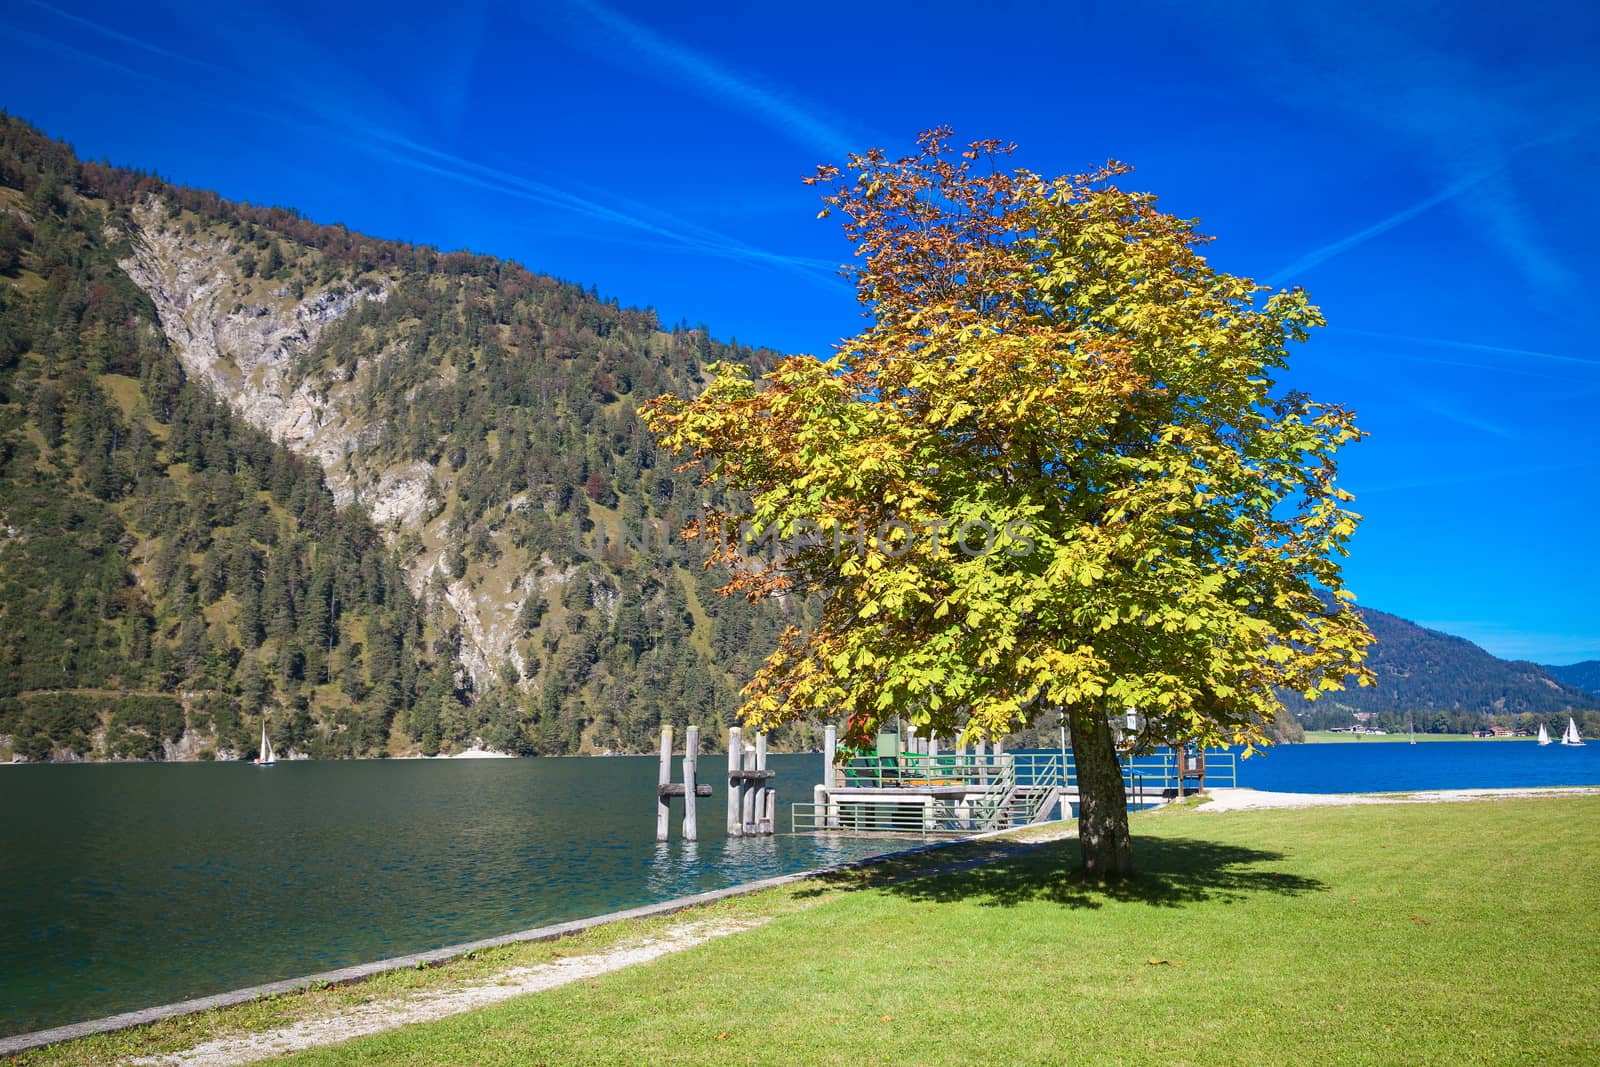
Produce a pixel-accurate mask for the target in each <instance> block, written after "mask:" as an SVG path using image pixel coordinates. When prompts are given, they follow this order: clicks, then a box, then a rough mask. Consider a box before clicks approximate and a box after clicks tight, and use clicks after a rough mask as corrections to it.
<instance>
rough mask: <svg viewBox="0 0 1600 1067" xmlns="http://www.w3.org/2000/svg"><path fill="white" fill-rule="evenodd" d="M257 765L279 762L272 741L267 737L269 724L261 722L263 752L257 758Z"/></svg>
mask: <svg viewBox="0 0 1600 1067" xmlns="http://www.w3.org/2000/svg"><path fill="white" fill-rule="evenodd" d="M252 762H254V763H255V765H256V766H257V767H270V766H272V765H273V764H274V763H277V762H278V757H277V755H276V754H275V753H274V752H273V751H272V742H271V741H270V740H269V739H268V738H267V724H266V723H262V724H261V754H260V755H258V756H257V757H256V758H255V760H253V761H252Z"/></svg>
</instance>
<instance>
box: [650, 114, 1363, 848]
mask: <svg viewBox="0 0 1600 1067" xmlns="http://www.w3.org/2000/svg"><path fill="white" fill-rule="evenodd" d="M1011 151H1012V149H1011V147H1010V146H1003V145H1001V144H999V143H997V142H979V143H976V144H972V145H970V146H968V147H966V148H965V149H963V150H957V149H956V148H953V147H952V145H951V143H950V140H949V131H948V130H934V131H930V132H928V133H925V134H923V135H922V136H921V137H920V138H919V150H918V152H917V153H916V154H915V155H912V156H909V157H906V158H902V159H889V158H888V157H886V156H885V155H884V154H883V153H881V152H880V151H877V150H874V151H871V152H868V153H866V154H864V155H860V156H852V157H851V158H850V160H849V163H848V165H847V167H846V168H845V169H843V170H840V169H838V168H835V167H821V168H819V169H818V172H817V174H816V176H815V177H814V178H810V179H808V181H809V182H812V183H814V184H818V185H821V186H822V187H823V191H824V195H823V200H824V202H825V204H826V207H825V208H824V211H823V214H824V215H826V214H829V213H834V212H837V213H839V214H841V215H842V216H843V217H844V220H845V225H844V228H845V232H846V234H847V236H848V237H849V238H850V240H851V241H852V242H853V243H854V244H855V246H856V257H857V265H856V266H855V267H854V268H852V269H851V274H852V275H853V277H854V280H855V282H856V285H857V291H858V296H859V299H860V301H861V303H862V304H863V305H865V307H866V308H867V312H868V315H869V317H870V325H869V326H868V327H867V328H866V329H865V330H864V331H863V332H862V333H861V334H859V335H858V336H856V337H853V338H850V339H848V340H846V341H844V342H842V343H841V344H840V345H839V348H838V351H837V353H836V354H835V355H834V356H833V357H832V358H831V359H827V360H817V359H812V358H809V357H795V358H791V359H788V360H785V361H783V362H782V363H780V364H779V365H778V366H777V367H775V368H774V369H773V370H772V371H771V373H769V374H767V375H765V376H764V377H763V378H761V379H760V380H759V381H758V380H754V379H753V378H752V377H751V376H750V373H749V372H748V371H747V370H746V369H745V368H743V367H741V366H736V365H730V364H721V365H717V366H715V367H713V368H712V380H711V383H710V385H709V387H708V388H707V389H706V390H705V392H704V393H702V394H701V395H700V396H699V397H697V398H694V399H687V398H679V397H670V396H668V397H660V398H658V399H656V400H655V401H653V402H651V404H650V405H648V407H647V410H646V418H647V421H648V422H649V424H650V426H651V427H652V428H653V429H654V430H655V431H656V433H657V434H659V435H660V438H661V440H662V443H663V444H664V445H666V446H667V447H668V448H670V449H674V450H678V451H680V452H684V453H687V454H688V455H689V457H690V460H689V462H691V463H693V464H698V465H699V466H700V468H701V470H702V472H703V477H704V481H705V484H706V485H707V486H708V487H712V486H715V487H718V488H721V489H727V490H734V491H736V492H734V493H732V494H725V495H724V496H723V498H724V499H740V500H746V501H748V504H747V505H746V506H743V507H739V508H734V509H727V508H725V509H721V510H709V511H707V512H706V513H705V515H704V517H703V518H702V519H701V520H700V521H699V522H698V523H697V524H696V525H695V527H693V528H692V529H691V530H690V531H689V533H690V535H691V536H697V537H702V538H705V539H707V540H708V541H709V542H710V543H711V544H712V545H713V546H714V551H713V553H712V558H713V560H714V561H718V562H722V563H726V564H729V565H731V567H732V573H733V574H734V575H735V577H734V578H733V581H732V582H731V583H730V584H729V586H728V587H727V588H726V590H725V592H728V593H742V594H744V595H746V596H750V597H752V598H757V597H765V596H774V595H785V594H790V593H796V592H801V593H805V592H819V593H821V594H822V597H823V600H822V603H823V608H822V615H821V618H820V620H818V621H817V623H816V624H815V625H814V626H813V627H811V628H810V629H808V630H801V629H791V630H790V631H788V632H787V633H785V634H784V635H783V637H782V639H781V642H780V644H779V647H778V648H777V649H776V650H775V651H774V652H773V653H772V655H771V656H770V657H769V658H768V660H767V661H766V663H765V665H764V666H763V668H762V669H761V670H760V672H759V673H758V674H757V676H756V677H755V679H754V680H753V681H752V682H751V683H750V685H749V686H748V688H747V690H746V696H747V700H746V703H745V705H744V707H743V709H742V716H743V718H744V720H745V722H747V723H749V724H750V725H753V726H757V727H761V726H766V725H770V724H773V723H777V722H781V721H784V720H787V719H792V718H797V717H801V716H807V715H824V716H833V715H842V716H843V718H844V721H845V724H846V737H847V739H851V740H854V741H856V742H858V743H865V742H867V741H868V740H869V739H870V737H871V736H872V735H873V733H874V732H875V731H876V729H877V727H878V725H879V723H880V722H882V721H883V720H884V719H886V718H888V717H890V716H896V715H898V716H900V717H902V718H904V719H909V720H910V722H911V723H913V724H915V725H916V726H917V727H919V728H921V729H923V730H924V731H926V730H930V729H931V730H935V731H937V732H939V733H943V734H949V733H952V732H955V731H961V732H963V734H964V736H966V737H967V738H969V739H972V738H977V737H983V736H989V737H993V736H998V735H1004V734H1005V733H1007V732H1009V731H1011V730H1012V729H1014V728H1016V727H1018V726H1020V725H1023V724H1026V723H1028V722H1030V721H1032V720H1033V719H1034V718H1035V717H1036V716H1037V715H1038V714H1039V713H1040V712H1041V711H1044V710H1046V709H1056V708H1059V709H1061V711H1062V713H1063V714H1064V715H1065V717H1066V720H1067V722H1068V724H1069V725H1070V727H1071V737H1072V747H1073V752H1074V757H1075V762H1076V765H1077V771H1078V776H1079V782H1080V787H1081V791H1082V794H1081V795H1082V803H1081V805H1080V815H1079V830H1080V841H1081V847H1082V851H1083V857H1084V863H1085V867H1086V869H1087V871H1088V872H1089V873H1090V874H1091V875H1095V876H1115V875H1120V874H1126V873H1129V872H1131V871H1132V856H1131V847H1130V841H1129V835H1128V819H1127V806H1126V802H1125V796H1124V792H1123V785H1122V777H1121V772H1120V768H1119V766H1118V756H1117V751H1116V736H1115V733H1114V728H1113V725H1112V719H1113V718H1116V717H1120V715H1121V714H1122V713H1123V711H1124V709H1127V708H1137V709H1139V710H1140V712H1141V713H1142V715H1141V719H1140V722H1141V726H1140V728H1139V730H1138V731H1137V733H1136V734H1135V735H1134V736H1133V737H1131V738H1129V739H1127V740H1128V741H1129V742H1130V743H1131V744H1133V745H1134V746H1139V747H1149V746H1152V745H1155V744H1158V743H1171V742H1179V741H1195V742H1199V743H1201V744H1220V743H1234V744H1244V745H1247V746H1248V745H1254V744H1258V743H1262V742H1263V740H1264V738H1263V735H1262V729H1261V727H1262V724H1263V722H1264V721H1266V720H1270V719H1271V718H1272V717H1273V716H1274V715H1276V714H1278V713H1279V712H1280V711H1281V710H1282V709H1281V705H1280V703H1279V700H1278V697H1277V695H1276V691H1277V690H1278V689H1279V688H1287V689H1292V690H1297V691H1302V692H1304V693H1306V694H1307V696H1311V697H1314V696H1315V695H1316V694H1317V693H1318V692H1319V691H1322V690H1328V689H1336V688H1339V687H1341V686H1342V684H1343V683H1344V681H1345V680H1346V679H1347V678H1348V677H1349V676H1351V675H1354V676H1355V677H1356V678H1357V679H1359V680H1361V681H1366V680H1367V678H1368V673H1367V671H1366V670H1365V668H1363V667H1362V660H1363V657H1364V652H1365V649H1366V646H1367V645H1368V644H1369V643H1370V642H1371V636H1370V635H1369V634H1368V632H1367V630H1366V628H1365V627H1364V625H1363V624H1362V622H1361V620H1360V618H1359V617H1358V615H1357V614H1356V613H1355V612H1354V611H1353V610H1352V609H1351V608H1350V606H1349V601H1350V600H1351V599H1352V598H1351V596H1350V594H1349V593H1348V592H1347V591H1346V590H1345V589H1344V588H1343V585H1342V582H1341V579H1340V566H1339V560H1340V558H1341V557H1343V556H1344V555H1345V554H1346V549H1345V545H1346V542H1347V541H1348V539H1349V538H1350V536H1351V534H1352V533H1353V532H1354V530H1355V526H1356V521H1357V519H1358V516H1357V515H1356V514H1354V513H1353V512H1352V511H1350V510H1349V508H1348V506H1347V505H1348V503H1349V501H1350V500H1351V497H1350V495H1349V494H1348V493H1346V492H1345V491H1344V490H1342V489H1339V488H1338V487H1337V486H1336V485H1335V473H1336V463H1335V458H1336V453H1337V452H1338V450H1339V448H1340V447H1341V446H1343V445H1345V444H1347V443H1349V442H1351V441H1354V440H1356V439H1357V438H1358V437H1360V436H1361V432H1360V431H1359V430H1357V429H1356V427H1355V424H1354V420H1353V416H1352V414H1351V413H1350V412H1348V411H1346V410H1344V409H1342V408H1339V407H1334V406H1329V405H1324V404H1318V403H1315V402H1313V401H1312V400H1311V399H1310V398H1309V397H1307V396H1305V395H1303V394H1301V393H1297V392H1287V391H1284V390H1283V389H1281V388H1280V387H1279V386H1278V383H1277V377H1278V376H1279V375H1280V374H1281V373H1282V372H1283V371H1284V369H1285V367H1286V366H1287V361H1288V350H1287V348H1288V345H1289V344H1290V343H1291V342H1299V341H1303V340H1305V338H1306V336H1307V331H1308V330H1309V329H1310V328H1312V327H1315V326H1319V325H1321V324H1322V317H1321V314H1320V313H1319V312H1318V310H1317V309H1316V308H1315V307H1314V306H1313V305H1312V304H1311V303H1310V302H1309V301H1308V299H1307V297H1306V295H1305V293H1303V292H1302V291H1300V290H1298V289H1295V290H1292V291H1287V292H1277V293H1272V294H1271V295H1265V294H1266V293H1267V290H1266V289H1265V288H1264V287H1262V286H1259V285H1256V284H1254V283H1253V282H1252V281H1251V280H1250V279H1248V278H1240V277H1233V276H1230V275H1227V274H1222V273H1219V272H1217V271H1215V270H1213V269H1212V268H1211V266H1210V265H1209V264H1208V263H1207V262H1206V260H1205V259H1204V257H1203V256H1201V255H1200V252H1199V249H1200V248H1201V246H1202V245H1203V244H1204V243H1205V241H1206V238H1204V237H1202V236H1201V235H1200V234H1199V233H1198V232H1197V231H1196V229H1195V225H1194V223H1193V222H1192V221H1190V220H1184V219H1178V218H1174V217H1172V216H1170V215H1167V214H1163V213H1162V212H1160V211H1158V210H1157V208H1156V203H1155V199H1154V198H1153V197H1151V196H1149V195H1146V194H1142V193H1135V192H1126V191H1124V190H1122V189H1121V188H1119V187H1118V186H1117V185H1116V184H1115V183H1116V180H1117V179H1118V178H1120V177H1121V176H1122V175H1124V174H1126V173H1127V168H1125V167H1122V166H1119V165H1108V166H1107V167H1105V168H1102V169H1101V170H1099V171H1096V172H1094V173H1092V174H1083V175H1074V176H1067V177H1060V178H1044V177H1041V176H1039V175H1037V174H1034V173H1032V172H1030V171H1027V170H1023V169H1016V168H1012V167H1009V166H1008V165H1007V163H1008V157H1009V155H1010V153H1011ZM774 544H776V546H777V550H776V551H773V550H772V548H773V546H774Z"/></svg>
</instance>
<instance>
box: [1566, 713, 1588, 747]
mask: <svg viewBox="0 0 1600 1067" xmlns="http://www.w3.org/2000/svg"><path fill="white" fill-rule="evenodd" d="M1561 743H1562V744H1563V745H1581V744H1583V738H1581V737H1579V736H1578V724H1577V723H1575V722H1573V721H1572V716H1571V715H1568V716H1567V732H1566V733H1564V734H1562V735H1561Z"/></svg>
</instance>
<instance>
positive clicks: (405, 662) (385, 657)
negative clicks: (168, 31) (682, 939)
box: [0, 114, 1600, 759]
mask: <svg viewBox="0 0 1600 1067" xmlns="http://www.w3.org/2000/svg"><path fill="white" fill-rule="evenodd" d="M777 358H778V355H777V353H774V352H771V351H768V350H763V349H753V348H749V347H747V346H742V345H738V344H736V343H732V342H729V343H724V342H721V341H718V340H716V339H715V338H713V337H712V336H711V334H710V331H709V330H708V329H707V328H706V327H704V326H696V327H693V328H691V327H689V326H688V325H687V324H679V325H677V326H674V327H672V328H670V329H669V328H664V327H663V326H662V325H661V324H660V323H659V322H658V321H657V318H656V315H655V313H654V312H653V311H650V310H648V309H637V308H622V307H619V306H618V305H617V303H616V302H615V301H612V300H605V299H602V298H601V297H600V296H599V295H598V294H597V293H596V292H595V291H593V290H592V289H589V290H585V289H584V288H582V287H579V286H576V285H573V284H570V283H566V282H562V281H558V280H556V279H553V278H549V277H546V276H542V275H538V274H535V273H533V272H531V271H529V270H526V269H525V268H523V267H521V266H519V265H517V264H515V263H511V262H507V261H504V260H498V259H493V258H490V257H487V256H479V255H473V254H470V253H465V252H451V253H444V252H440V251H438V250H437V249H433V248H428V247H424V246H419V245H410V244H404V243H399V242H392V241H379V240H374V239H372V238H368V237H365V236H363V235H361V234H357V233H353V232H351V231H350V230H348V229H346V228H344V227H342V226H326V225H319V224H317V223H313V222H311V221H309V220H307V219H305V218H303V217H301V216H299V215H298V214H296V213H294V212H292V211H288V210H285V209H282V208H259V207H253V206H250V205H248V204H235V203H230V202H228V201H225V200H223V199H221V198H220V197H218V196H216V195H215V194H214V193H209V192H204V191H198V190H193V189H186V188H180V187H177V186H174V185H171V184H169V183H166V182H163V181H161V180H160V179H158V178H156V177H154V176H152V175H149V174H143V173H139V172H135V171H130V170H125V169H118V168H114V167H110V166H107V165H103V164H98V163H86V162H82V161H80V160H78V159H77V158H76V157H75V156H74V154H73V153H72V151H71V149H70V148H68V147H67V146H66V145H63V144H61V143H59V142H56V141H52V140H50V139H49V138H47V137H45V136H44V135H43V134H41V133H40V132H39V131H37V130H35V129H34V128H32V127H31V126H28V125H27V124H26V123H23V122H21V121H18V120H16V119H14V118H11V117H9V116H5V115H3V114H0V759H8V758H10V757H11V756H12V755H13V754H20V755H23V756H25V757H27V758H31V759H42V758H56V759H78V758H163V757H164V758H216V757H223V758H231V757H237V756H241V755H247V754H249V753H250V752H252V751H253V749H254V747H255V744H256V738H258V737H259V734H260V726H261V722H262V720H263V718H264V719H265V721H266V723H267V725H268V729H269V731H270V732H271V735H272V739H273V744H274V747H275V748H277V749H278V751H279V752H282V753H291V754H305V755H312V756H318V757H336V756H382V755H411V754H419V753H420V754H427V755H432V754H435V753H438V752H451V751H458V750H460V749H463V748H466V747H471V746H476V745H485V746H488V747H492V748H496V749H501V750H505V751H512V752H519V753H560V752H582V751H604V750H612V751H632V752H638V751H647V750H649V749H650V748H651V747H652V745H653V743H654V739H655V737H656V736H657V734H658V732H659V729H660V726H661V724H663V723H671V724H673V725H675V726H678V727H680V728H681V727H683V726H685V725H687V724H689V723H691V722H693V723H697V724H699V725H701V726H702V736H704V737H706V738H707V739H708V741H709V742H710V743H712V744H715V743H716V739H718V738H719V737H720V734H721V728H722V727H723V726H726V725H728V724H730V723H731V721H732V717H733V713H734V710H735V708H736V707H737V705H738V700H739V697H738V690H739V687H740V686H741V685H742V683H743V682H744V681H745V680H746V679H748V678H749V677H750V676H751V674H752V673H753V672H754V669H755V667H756V666H757V664H758V663H759V662H760V660H761V658H762V657H763V656H764V655H765V654H766V651H767V650H769V649H770V648H771V647H773V645H774V644H775V641H776V637H777V635H778V633H779V632H780V631H781V630H782V629H783V628H784V627H785V626H788V625H804V623H805V622H806V620H807V618H808V616H809V614H810V612H811V610H812V606H811V605H807V604H804V603H799V602H795V601H792V600H791V601H786V602H780V603H774V602H766V603H762V604H755V605H752V604H749V603H747V602H745V601H744V600H742V599H740V598H733V599H723V598H722V597H720V596H718V595H717V594H716V592H715V590H716V589H717V587H719V586H720V585H722V584H723V583H724V582H726V580H727V575H726V573H723V572H719V571H717V570H715V569H712V570H707V569H705V568H704V567H703V566H701V562H700V557H699V554H698V553H697V552H696V551H695V550H694V546H693V545H686V544H684V543H683V542H681V540H680V539H678V538H677V537H676V536H675V531H678V530H681V529H682V527H683V526H684V524H685V523H686V522H687V521H688V519H689V518H690V516H691V515H693V514H694V512H695V511H696V510H697V509H698V508H699V507H700V506H701V505H702V504H703V503H706V502H707V501H705V500H704V499H703V497H702V495H701V493H700V491H699V490H698V489H697V488H696V486H695V483H694V481H693V480H692V476H691V475H688V474H683V473H679V472H678V471H676V470H675V469H674V462H673V460H672V458H671V457H669V456H665V455H662V454H661V453H660V452H659V451H658V449H657V448H656V445H655V442H654V440H653V439H652V437H651V435H650V434H649V433H648V432H647V431H646V430H645V428H644V427H643V425H642V423H641V422H640V420H639V418H638V414H637V412H638V407H639V405H640V403H642V401H643V400H645V399H647V398H649V397H652V396H655V395H657V394H660V393H663V392H673V393H678V394H687V393H691V392H693V391H694V390H696V389H697V388H698V387H699V386H700V385H701V384H702V383H703V380H704V379H703V369H704V368H705V366H706V365H707V364H708V363H710V362H712V361H716V360H737V361H741V362H744V363H746V364H747V365H749V366H751V367H752V368H754V369H756V370H758V371H759V370H763V369H765V368H767V367H769V366H770V365H771V364H772V363H773V361H775V360H776V359H777ZM709 502H710V503H715V502H716V501H715V500H711V501H709ZM1366 616H1367V620H1368V623H1369V624H1370V625H1371V626H1372V628H1373V630H1374V632H1375V633H1376V634H1377V635H1378V637H1379V642H1378V645H1377V646H1376V649H1375V652H1374V658H1373V666H1374V669H1375V670H1376V671H1377V674H1378V678H1379V685H1378V686H1377V687H1376V688H1373V689H1365V690H1351V691H1349V692H1346V693H1335V694H1330V696H1329V697H1328V698H1326V699H1323V700H1320V701H1318V702H1317V703H1316V704H1315V705H1306V704H1305V703H1304V702H1303V701H1298V700H1296V701H1295V703H1294V707H1295V709H1296V710H1297V711H1298V712H1299V713H1300V716H1301V719H1302V720H1303V721H1304V722H1305V723H1306V724H1308V725H1311V724H1314V723H1319V722H1334V721H1344V722H1347V721H1348V720H1349V717H1350V715H1351V713H1352V712H1353V711H1376V712H1381V713H1387V714H1391V715H1392V714H1395V713H1401V712H1408V711H1412V712H1414V711H1427V712H1430V713H1436V714H1437V715H1438V716H1442V718H1443V720H1444V722H1445V724H1446V725H1454V726H1460V725H1461V724H1462V723H1471V724H1473V725H1476V724H1478V723H1480V722H1481V721H1482V719H1483V716H1484V715H1486V714H1502V715H1505V714H1514V713H1522V712H1529V713H1540V714H1547V713H1554V712H1556V711H1561V710H1564V709H1568V708H1578V707H1595V706H1597V705H1600V699H1597V698H1595V697H1594V696H1592V695H1590V694H1588V693H1584V692H1582V691H1581V690H1579V689H1576V688H1574V687H1573V686H1572V685H1570V684H1564V683H1563V682H1562V681H1560V680H1558V679H1556V678H1554V677H1552V676H1551V674H1550V673H1549V672H1548V671H1547V670H1546V669H1545V668H1541V667H1538V666H1537V665H1535V664H1531V663H1507V662H1505V661H1502V660H1498V659H1496V658H1494V657H1493V656H1490V655H1489V654H1488V653H1486V652H1484V651H1483V650H1482V649H1480V648H1478V647H1477V646H1475V645H1472V644H1471V643H1470V642H1467V641H1464V640H1462V639H1460V638H1455V637H1450V636H1449V635H1446V634H1441V633H1437V632H1435V631H1431V630H1425V629H1422V628H1420V627H1417V626H1415V625H1413V624H1411V623H1408V622H1405V621H1404V620H1401V619H1398V618H1396V617H1394V616H1392V615H1386V614H1384V613H1383V612H1378V611H1371V610H1368V611H1367V612H1366ZM1582 666H1584V665H1581V664H1580V665H1576V666H1575V667H1574V668H1572V669H1574V670H1576V669H1577V668H1578V667H1582ZM1591 666H1592V665H1591ZM1284 725H1286V726H1292V725H1293V724H1289V723H1285V724H1284ZM1428 725H1433V723H1432V720H1430V722H1429V724H1428ZM811 739H812V733H811V730H810V727H809V726H807V725H805V724H802V725H799V726H795V727H791V728H788V730H787V731H786V732H784V733H782V734H780V736H778V737H777V738H775V744H777V745H779V746H780V747H781V746H785V745H788V746H793V745H798V744H806V743H809V742H810V740H811Z"/></svg>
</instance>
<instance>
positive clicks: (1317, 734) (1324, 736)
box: [1306, 730, 1533, 744]
mask: <svg viewBox="0 0 1600 1067" xmlns="http://www.w3.org/2000/svg"><path fill="white" fill-rule="evenodd" d="M1410 740H1411V735H1410V734H1408V733H1398V734H1384V735H1382V736H1380V737H1374V736H1373V735H1371V734H1336V733H1334V732H1333V731H1332V730H1307V731H1306V741H1307V742H1308V743H1315V744H1323V743H1332V744H1354V743H1356V742H1358V741H1410ZM1532 740H1533V738H1531V737H1473V736H1472V735H1471V734H1418V735H1417V742H1418V743H1419V744H1420V743H1421V742H1423V741H1532Z"/></svg>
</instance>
